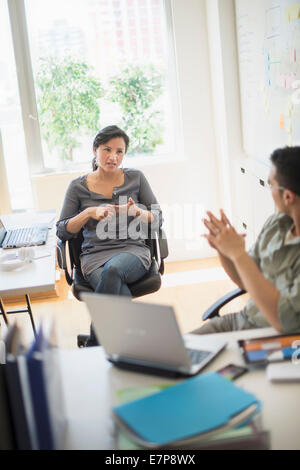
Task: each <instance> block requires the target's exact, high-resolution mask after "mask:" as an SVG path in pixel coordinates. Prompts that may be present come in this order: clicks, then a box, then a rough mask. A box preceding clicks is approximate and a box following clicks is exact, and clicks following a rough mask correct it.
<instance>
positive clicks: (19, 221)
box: [2, 211, 56, 230]
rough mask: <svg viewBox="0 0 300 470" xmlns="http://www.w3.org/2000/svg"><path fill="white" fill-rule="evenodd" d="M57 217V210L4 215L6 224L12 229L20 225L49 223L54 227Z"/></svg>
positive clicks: (28, 225) (49, 225)
mask: <svg viewBox="0 0 300 470" xmlns="http://www.w3.org/2000/svg"><path fill="white" fill-rule="evenodd" d="M55 217H56V212H55V211H41V212H22V213H20V214H17V215H16V214H12V215H11V214H8V215H4V216H2V218H3V220H4V222H5V225H6V226H7V228H8V229H10V230H13V229H15V228H20V227H30V226H32V225H36V224H47V225H48V227H49V228H52V225H53V222H54V220H55Z"/></svg>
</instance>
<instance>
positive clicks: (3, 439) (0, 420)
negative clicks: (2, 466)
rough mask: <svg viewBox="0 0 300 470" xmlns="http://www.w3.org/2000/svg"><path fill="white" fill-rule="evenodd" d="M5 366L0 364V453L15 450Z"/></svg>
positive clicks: (15, 443) (15, 444)
mask: <svg viewBox="0 0 300 470" xmlns="http://www.w3.org/2000/svg"><path fill="white" fill-rule="evenodd" d="M5 367H6V365H5V364H0V451H1V450H15V449H17V442H16V436H15V432H14V427H13V417H12V413H11V411H12V410H11V406H10V402H9V396H8V390H7V384H6V379H5Z"/></svg>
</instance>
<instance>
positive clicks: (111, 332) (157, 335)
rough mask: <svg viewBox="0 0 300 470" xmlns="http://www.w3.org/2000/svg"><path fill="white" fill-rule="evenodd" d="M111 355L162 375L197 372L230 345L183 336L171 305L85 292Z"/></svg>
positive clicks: (128, 365) (95, 324)
mask: <svg viewBox="0 0 300 470" xmlns="http://www.w3.org/2000/svg"><path fill="white" fill-rule="evenodd" d="M81 298H82V300H84V302H86V305H87V307H88V310H89V312H90V315H91V317H92V323H93V327H94V330H95V333H96V336H97V339H98V340H99V343H100V344H101V346H103V348H104V350H105V352H106V355H107V358H108V359H109V360H110V361H111V362H112V363H114V364H115V365H117V366H119V367H123V368H126V369H131V370H134V371H141V372H144V373H145V372H150V373H158V374H161V375H175V376H176V375H185V376H192V375H195V374H197V373H198V372H199V371H200V370H201V369H203V368H204V367H205V366H206V365H207V364H208V363H209V362H210V361H211V360H212V359H213V358H214V357H216V355H217V354H218V353H220V352H221V351H222V349H223V348H225V346H226V344H227V343H226V342H225V341H224V340H221V339H216V338H212V337H210V335H207V336H201V335H184V336H183V335H182V334H181V333H180V330H179V326H178V324H177V320H176V316H175V312H174V309H173V308H172V307H171V306H164V305H155V304H146V303H142V302H134V301H132V300H131V298H128V297H123V296H109V295H102V294H94V293H87V292H86V293H82V294H81Z"/></svg>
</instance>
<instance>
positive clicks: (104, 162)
mask: <svg viewBox="0 0 300 470" xmlns="http://www.w3.org/2000/svg"><path fill="white" fill-rule="evenodd" d="M125 153H126V144H125V141H124V139H123V137H114V138H113V139H110V140H109V141H108V142H106V144H100V145H99V147H97V149H94V154H95V157H96V162H97V165H98V167H100V168H102V170H104V171H106V172H108V173H113V172H114V171H116V170H117V169H118V168H119V166H120V165H121V163H122V161H123V158H124V155H125Z"/></svg>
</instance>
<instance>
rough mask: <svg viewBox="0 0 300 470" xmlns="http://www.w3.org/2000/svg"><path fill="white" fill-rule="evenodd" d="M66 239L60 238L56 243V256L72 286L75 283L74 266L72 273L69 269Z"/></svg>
mask: <svg viewBox="0 0 300 470" xmlns="http://www.w3.org/2000/svg"><path fill="white" fill-rule="evenodd" d="M66 245H67V242H66V240H58V241H57V244H56V258H57V263H58V266H59V267H60V269H63V270H64V271H65V276H66V281H67V283H68V284H69V286H71V285H72V284H73V267H72V268H71V273H69V271H68V265H67V255H66Z"/></svg>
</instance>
